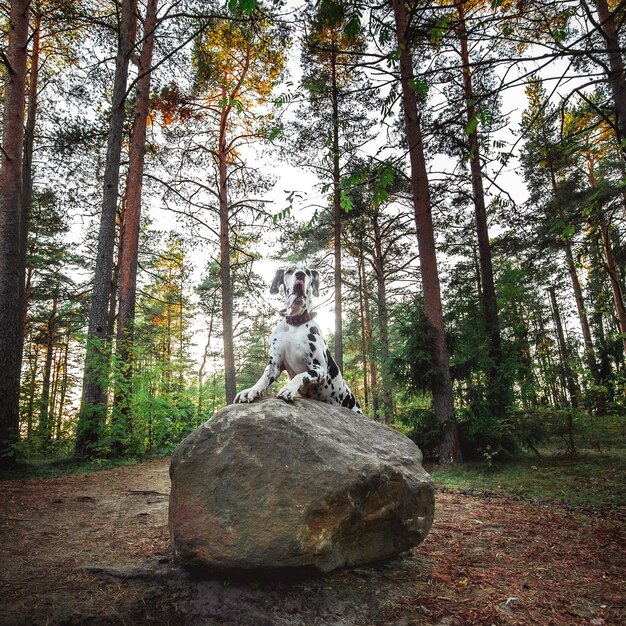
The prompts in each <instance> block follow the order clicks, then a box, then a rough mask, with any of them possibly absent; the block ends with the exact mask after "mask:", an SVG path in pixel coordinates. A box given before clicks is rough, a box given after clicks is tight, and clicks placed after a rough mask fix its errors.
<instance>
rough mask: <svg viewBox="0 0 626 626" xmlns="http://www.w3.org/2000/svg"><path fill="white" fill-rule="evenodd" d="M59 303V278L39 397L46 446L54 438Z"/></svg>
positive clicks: (43, 439)
mask: <svg viewBox="0 0 626 626" xmlns="http://www.w3.org/2000/svg"><path fill="white" fill-rule="evenodd" d="M58 303H59V280H58V279H57V285H56V289H55V292H54V296H53V298H52V310H51V312H50V317H49V318H48V324H47V328H46V356H45V359H44V366H43V380H42V382H41V397H40V399H39V428H38V431H39V436H40V437H41V442H42V444H43V446H44V447H45V446H46V445H48V444H49V443H50V441H51V439H52V420H51V419H50V413H51V411H50V377H51V374H52V357H53V355H54V335H55V333H56V321H57V307H58Z"/></svg>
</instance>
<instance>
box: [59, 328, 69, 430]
mask: <svg viewBox="0 0 626 626" xmlns="http://www.w3.org/2000/svg"><path fill="white" fill-rule="evenodd" d="M70 334H71V329H70V328H69V327H68V329H67V336H66V338H65V347H64V349H63V379H62V380H61V397H60V398H59V414H58V421H57V424H58V435H57V438H59V437H60V434H61V430H62V427H63V411H64V410H65V396H66V395H67V384H68V363H67V360H68V357H69V352H70Z"/></svg>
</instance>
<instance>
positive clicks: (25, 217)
mask: <svg viewBox="0 0 626 626" xmlns="http://www.w3.org/2000/svg"><path fill="white" fill-rule="evenodd" d="M32 41H33V43H32V49H31V54H30V80H29V83H28V112H27V115H26V127H25V129H24V155H23V163H22V195H21V198H20V270H21V273H22V274H21V276H20V301H21V302H22V306H23V324H22V325H21V336H20V338H19V342H20V346H22V348H21V350H20V370H21V365H22V355H23V352H24V337H25V333H26V322H27V321H28V304H29V301H30V285H31V277H32V272H31V271H29V272H28V274H27V271H26V256H27V252H28V230H29V223H30V213H31V209H32V205H33V154H34V151H35V122H36V120H37V96H38V90H39V54H40V41H41V12H40V8H39V3H36V13H35V30H34V31H33V35H32Z"/></svg>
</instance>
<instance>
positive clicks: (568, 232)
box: [561, 224, 576, 239]
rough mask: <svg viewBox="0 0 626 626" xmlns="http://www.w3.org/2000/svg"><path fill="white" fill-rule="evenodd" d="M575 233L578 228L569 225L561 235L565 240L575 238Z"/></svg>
mask: <svg viewBox="0 0 626 626" xmlns="http://www.w3.org/2000/svg"><path fill="white" fill-rule="evenodd" d="M575 232H576V227H575V226H574V225H573V224H567V226H565V228H564V229H563V232H562V233H561V234H562V236H563V239H571V238H572V237H573V236H574V233H575Z"/></svg>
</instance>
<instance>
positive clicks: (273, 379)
mask: <svg viewBox="0 0 626 626" xmlns="http://www.w3.org/2000/svg"><path fill="white" fill-rule="evenodd" d="M275 380H276V379H275V378H274V377H273V376H270V385H271V384H272V383H273V382H274V381H275Z"/></svg>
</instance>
